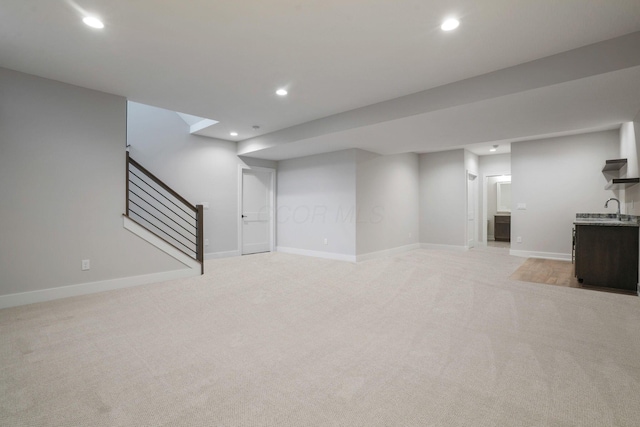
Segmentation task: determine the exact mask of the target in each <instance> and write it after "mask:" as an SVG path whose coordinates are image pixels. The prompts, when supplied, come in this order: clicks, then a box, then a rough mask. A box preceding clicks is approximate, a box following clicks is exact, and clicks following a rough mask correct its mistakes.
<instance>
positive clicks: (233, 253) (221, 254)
mask: <svg viewBox="0 0 640 427" xmlns="http://www.w3.org/2000/svg"><path fill="white" fill-rule="evenodd" d="M240 255H241V253H240V251H225V252H209V253H205V254H204V259H218V258H231V257H234V256H240Z"/></svg>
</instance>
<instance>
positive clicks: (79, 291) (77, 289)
mask: <svg viewBox="0 0 640 427" xmlns="http://www.w3.org/2000/svg"><path fill="white" fill-rule="evenodd" d="M199 275H200V270H196V269H191V268H185V269H181V270H174V271H165V272H162V273H153V274H144V275H141V276H133V277H123V278H120V279H111V280H102V281H99V282H90V283H81V284H77V285H70V286H61V287H59V288H51V289H43V290H39V291H31V292H20V293H17V294H10V295H2V296H0V309H1V308H8V307H16V306H19V305H26V304H33V303H37V302H44V301H52V300H56V299H60V298H68V297H75V296H79V295H87V294H94V293H98V292H104V291H111V290H114V289H122V288H130V287H133V286H140V285H148V284H150V283H159V282H164V281H166V280H173V279H182V278H185V277H193V276H199Z"/></svg>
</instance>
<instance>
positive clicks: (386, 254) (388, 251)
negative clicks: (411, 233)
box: [356, 243, 420, 262]
mask: <svg viewBox="0 0 640 427" xmlns="http://www.w3.org/2000/svg"><path fill="white" fill-rule="evenodd" d="M414 249H420V243H413V244H411V245H405V246H399V247H397V248H391V249H385V250H383V251H376V252H369V253H367V254H361V255H357V256H356V260H357V261H358V262H360V261H367V260H370V259H376V258H384V257H389V256H393V255H397V254H401V253H403V252H408V251H412V250H414Z"/></svg>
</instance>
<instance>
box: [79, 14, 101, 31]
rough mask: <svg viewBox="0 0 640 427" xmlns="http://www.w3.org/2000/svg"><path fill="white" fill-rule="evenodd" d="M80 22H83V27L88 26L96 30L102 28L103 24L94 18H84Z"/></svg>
mask: <svg viewBox="0 0 640 427" xmlns="http://www.w3.org/2000/svg"><path fill="white" fill-rule="evenodd" d="M82 22H84V23H85V25H88V26H89V27H91V28H97V29H98V30H101V29H103V28H104V24H103V23H102V21H101V20H100V19H99V18H96V17H95V16H85V17H84V18H82Z"/></svg>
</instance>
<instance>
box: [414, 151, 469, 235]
mask: <svg viewBox="0 0 640 427" xmlns="http://www.w3.org/2000/svg"><path fill="white" fill-rule="evenodd" d="M465 167H466V165H465V150H462V149H460V150H450V151H443V152H438V153H428V154H421V155H420V243H426V244H435V245H447V246H458V247H463V246H464V245H465V244H466V222H467V221H466V203H467V202H466V185H467V184H466V179H467V178H466V176H465Z"/></svg>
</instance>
